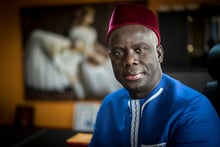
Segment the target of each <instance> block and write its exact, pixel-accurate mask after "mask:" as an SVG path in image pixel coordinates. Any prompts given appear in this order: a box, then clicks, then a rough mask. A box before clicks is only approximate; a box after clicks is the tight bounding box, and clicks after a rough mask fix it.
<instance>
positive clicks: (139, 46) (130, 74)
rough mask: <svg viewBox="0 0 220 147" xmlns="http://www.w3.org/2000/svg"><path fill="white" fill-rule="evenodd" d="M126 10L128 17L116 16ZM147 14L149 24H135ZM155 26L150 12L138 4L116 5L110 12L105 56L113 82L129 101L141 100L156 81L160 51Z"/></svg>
mask: <svg viewBox="0 0 220 147" xmlns="http://www.w3.org/2000/svg"><path fill="white" fill-rule="evenodd" d="M138 8H139V9H138ZM128 11H129V14H120V13H123V12H128ZM133 11H134V12H133ZM137 11H140V12H137ZM130 13H131V14H132V15H130ZM119 14H120V15H119ZM134 14H137V15H138V16H136V15H134ZM127 15H128V16H127ZM139 15H140V16H139ZM148 15H150V18H151V20H152V21H153V22H151V21H150V22H149V24H148V22H147V21H144V20H140V21H139V19H140V18H142V16H144V17H143V18H142V19H147V18H148ZM122 16H124V17H126V20H125V21H124V17H122ZM136 17H138V18H136ZM153 17H154V18H153ZM120 19H122V20H123V21H121V20H120ZM114 21H117V22H114ZM126 21H127V22H128V21H129V23H126ZM143 22H144V23H143ZM154 23H155V24H154ZM157 26H158V24H157V20H156V16H155V15H154V14H153V12H152V11H150V10H149V9H147V8H145V7H143V6H140V5H136V4H128V3H119V4H118V5H117V6H116V7H115V9H114V11H113V13H112V16H111V20H110V24H109V31H108V34H107V40H108V43H109V55H110V58H111V62H112V66H113V70H114V74H115V77H116V79H117V80H118V81H119V82H120V83H121V84H122V85H123V86H124V87H125V88H126V89H127V90H128V91H129V93H130V94H131V96H132V98H143V97H145V96H146V95H147V94H149V93H150V91H151V90H153V88H155V86H156V85H157V84H158V82H159V81H160V78H161V75H162V71H161V67H160V63H161V62H162V60H163V49H162V47H161V46H160V45H159V42H160V36H159V29H158V27H157ZM152 28H153V29H152Z"/></svg>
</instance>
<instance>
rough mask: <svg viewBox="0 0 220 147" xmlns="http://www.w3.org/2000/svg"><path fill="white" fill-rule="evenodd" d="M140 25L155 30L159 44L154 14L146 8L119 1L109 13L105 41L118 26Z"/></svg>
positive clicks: (158, 33)
mask: <svg viewBox="0 0 220 147" xmlns="http://www.w3.org/2000/svg"><path fill="white" fill-rule="evenodd" d="M132 24H133V25H134V24H137V25H142V26H145V27H147V28H149V29H151V30H152V31H154V32H155V34H156V35H157V38H158V44H160V32H159V27H158V20H157V17H156V15H155V14H154V13H153V12H152V11H151V10H149V9H148V8H146V7H144V6H142V5H139V4H133V3H128V2H119V3H118V4H117V5H116V6H115V8H114V10H113V12H112V15H111V18H110V22H109V28H108V32H107V42H109V36H110V35H111V33H112V32H113V31H114V30H115V29H117V28H120V27H123V26H126V25H132Z"/></svg>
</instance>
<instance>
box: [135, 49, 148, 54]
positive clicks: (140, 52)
mask: <svg viewBox="0 0 220 147" xmlns="http://www.w3.org/2000/svg"><path fill="white" fill-rule="evenodd" d="M134 50H135V52H136V53H137V54H142V53H144V52H145V51H146V50H147V49H146V48H135V49H134Z"/></svg>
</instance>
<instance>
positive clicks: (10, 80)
mask: <svg viewBox="0 0 220 147" xmlns="http://www.w3.org/2000/svg"><path fill="white" fill-rule="evenodd" d="M115 2H117V0H31V1H30V0H19V1H16V0H2V1H1V5H0V34H1V35H0V68H1V70H0V126H1V132H3V133H1V137H3V136H6V137H7V135H2V134H5V133H7V132H10V131H11V132H12V133H15V132H13V131H12V130H10V129H9V128H11V127H16V126H18V127H21V128H37V130H35V133H36V132H37V133H38V134H37V136H41V135H42V134H45V133H47V135H48V134H50V133H51V131H50V130H52V131H54V130H60V131H63V130H64V131H66V132H62V133H63V134H62V133H57V132H53V133H52V134H53V135H54V134H55V136H56V137H57V135H58V138H61V141H63V142H64V141H65V139H67V138H68V137H70V136H72V135H73V134H74V133H75V131H76V130H75V124H76V120H75V118H78V119H79V117H76V115H79V113H81V114H84V115H86V116H90V115H95V114H93V113H92V114H88V113H87V112H88V111H93V112H95V111H96V110H97V108H98V105H99V104H100V102H101V100H102V98H103V97H101V98H100V97H98V98H97V99H96V98H94V97H93V96H91V98H90V97H89V95H87V96H86V97H85V98H84V99H81V100H79V99H75V98H74V97H73V98H71V99H66V98H65V95H61V97H63V99H62V98H61V99H57V100H51V99H40V97H39V100H38V99H37V98H36V95H33V97H35V98H34V99H32V98H30V97H31V96H30V95H29V96H30V97H29V99H27V98H26V96H27V95H26V94H27V91H26V83H25V73H24V68H25V67H24V66H25V65H24V60H23V58H24V43H25V41H26V39H27V38H28V35H29V33H30V32H31V30H32V29H33V28H27V26H25V24H27V23H25V22H24V17H23V16H24V14H26V15H25V16H28V19H30V18H31V17H30V16H32V15H27V14H29V12H30V11H33V10H34V8H39V7H41V8H42V7H48V8H53V7H56V8H58V7H62V8H65V6H68V7H70V6H72V7H76V6H78V5H87V4H91V5H94V6H96V8H99V9H101V10H102V11H103V12H102V13H105V12H106V13H108V14H110V12H111V8H112V6H113V4H114V3H115ZM133 2H140V3H143V4H145V5H146V6H148V7H149V8H150V9H152V10H153V11H154V12H155V13H156V14H157V15H158V18H159V25H160V31H161V38H162V40H161V44H162V45H163V48H164V52H165V60H164V62H163V63H162V66H163V70H164V72H166V73H168V74H170V75H171V76H173V77H175V78H177V79H179V80H180V81H182V82H183V83H185V84H187V85H189V86H191V87H193V88H195V89H197V90H198V91H200V92H203V88H204V87H205V85H206V83H207V82H209V81H212V80H213V79H212V77H211V76H210V75H209V73H208V72H207V66H206V59H207V54H208V52H209V50H210V48H211V47H213V45H215V44H217V43H219V41H220V11H219V8H220V1H219V0H194V1H192V0H181V1H176V0H146V1H143V0H142V1H138V0H137V1H135V0H133ZM100 4H110V7H108V8H107V10H106V11H105V8H100V7H99V6H100ZM42 11H43V10H42ZM42 11H41V12H42ZM98 12H99V13H97V14H96V16H97V17H102V15H103V14H101V12H100V10H99V11H98ZM57 13H58V12H57ZM32 14H33V12H32ZM56 15H59V16H60V15H65V14H56ZM61 18H62V17H61ZM25 20H27V18H26V19H25ZM57 20H58V19H57ZM38 21H41V20H38ZM63 21H64V20H63ZM65 21H68V20H67V19H65ZM36 23H37V22H35V24H33V25H32V27H33V26H36V25H37V24H36ZM38 23H39V22H38ZM47 23H50V22H47ZM53 23H54V22H53ZM62 23H63V22H59V21H58V22H57V25H58V24H62ZM39 24H40V23H39ZM57 25H55V26H57ZM62 25H66V24H62ZM28 26H30V24H29V25H28ZM94 27H95V28H96V30H98V40H99V41H100V42H101V43H102V44H103V45H104V46H106V47H107V44H106V42H105V31H106V29H107V28H106V22H105V23H104V22H103V24H102V22H98V23H97V22H96V23H94ZM50 31H53V32H56V33H60V34H62V35H64V36H65V35H66V34H67V32H66V30H65V29H64V30H62V29H60V28H59V27H58V28H56V27H55V29H54V30H50ZM79 102H80V104H81V103H86V104H91V105H92V107H89V106H88V107H89V108H88V109H86V108H85V106H83V109H80V111H85V113H82V112H79V109H77V110H76V108H78V107H79V106H78V104H79ZM93 104H94V105H93ZM84 108H85V109H84ZM76 112H78V114H76ZM77 123H78V122H77ZM87 123H91V122H87ZM90 125H91V124H90ZM81 127H82V126H81ZM38 129H40V130H38ZM42 129H43V130H42ZM81 129H82V131H88V130H83V128H81ZM22 130H23V129H22ZM21 132H22V131H21ZM19 133H20V132H19ZM15 134H16V133H15ZM30 134H31V135H33V133H31V132H26V133H24V135H23V136H24V137H21V136H20V138H19V137H12V136H11V134H10V133H9V134H8V137H12V140H13V139H14V142H13V141H12V142H11V144H10V145H11V146H13V145H14V144H16V143H18V142H19V141H20V140H22V139H24V138H25V137H27V136H31V135H30ZM59 134H60V135H61V134H62V135H61V136H63V137H60V136H59ZM64 134H65V135H64ZM53 135H52V136H53ZM35 137H36V136H35ZM53 137H54V136H53ZM53 140H56V139H53ZM49 141H51V140H49ZM23 144H24V143H23ZM10 145H9V146H10ZM62 145H63V144H62ZM18 146H19V145H18ZM20 146H21V145H20ZM60 146H61V144H60Z"/></svg>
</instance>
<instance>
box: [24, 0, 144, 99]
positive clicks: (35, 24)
mask: <svg viewBox="0 0 220 147" xmlns="http://www.w3.org/2000/svg"><path fill="white" fill-rule="evenodd" d="M134 2H135V1H134ZM136 3H137V2H136ZM138 3H141V4H143V5H146V1H138ZM114 5H115V3H113V2H111V3H109V2H108V3H93V4H77V5H61V6H60V5H59V6H34V7H30V6H29V7H22V8H21V11H20V12H21V13H20V14H21V23H22V24H21V27H22V35H23V36H22V44H23V53H24V56H23V57H24V59H23V61H24V80H25V81H24V83H25V84H24V85H25V99H26V100H72V99H76V100H79V99H101V98H103V97H104V96H105V95H106V94H108V93H110V92H112V91H114V90H116V89H118V88H119V87H120V86H121V85H120V84H119V83H118V82H117V81H116V79H115V78H114V74H113V71H112V69H111V68H112V67H111V63H110V60H109V57H108V51H107V43H106V40H105V39H106V36H105V35H106V32H107V29H108V20H109V18H110V15H111V12H112V10H113V7H114Z"/></svg>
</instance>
